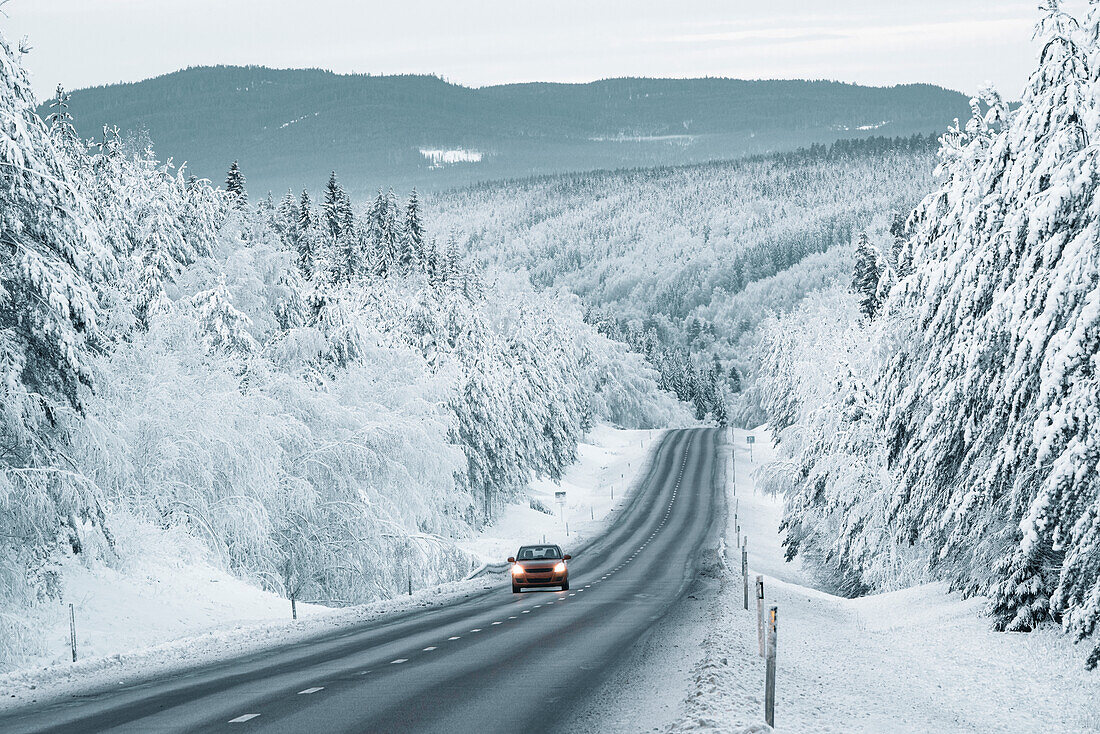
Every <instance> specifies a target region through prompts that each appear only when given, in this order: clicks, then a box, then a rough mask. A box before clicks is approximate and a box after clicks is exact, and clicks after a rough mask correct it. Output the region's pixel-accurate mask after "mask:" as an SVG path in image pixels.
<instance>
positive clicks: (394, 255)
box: [367, 189, 401, 277]
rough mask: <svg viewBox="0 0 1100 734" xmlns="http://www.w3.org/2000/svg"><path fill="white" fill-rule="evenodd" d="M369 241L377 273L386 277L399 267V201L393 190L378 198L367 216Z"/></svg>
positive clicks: (379, 194) (379, 192)
mask: <svg viewBox="0 0 1100 734" xmlns="http://www.w3.org/2000/svg"><path fill="white" fill-rule="evenodd" d="M367 240H368V241H369V243H370V247H371V252H372V257H373V260H374V263H375V273H376V274H377V275H379V276H382V277H385V276H387V275H389V274H390V272H392V271H393V269H394V268H395V267H396V266H398V265H399V262H400V257H401V253H400V233H399V231H398V222H397V199H396V198H395V197H394V194H393V190H392V189H391V190H390V191H389V192H388V193H383V191H382V190H381V189H379V190H378V196H377V197H376V198H375V200H374V203H373V204H372V205H371V208H370V212H369V213H368V215H367Z"/></svg>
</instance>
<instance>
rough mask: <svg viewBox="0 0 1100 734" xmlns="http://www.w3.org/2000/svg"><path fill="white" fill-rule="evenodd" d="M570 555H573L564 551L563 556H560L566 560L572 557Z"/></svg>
mask: <svg viewBox="0 0 1100 734" xmlns="http://www.w3.org/2000/svg"><path fill="white" fill-rule="evenodd" d="M572 557H573V556H571V555H569V554H568V553H566V554H565V555H564V556H562V558H564V559H565V560H567V561H568V560H569V559H570V558H572Z"/></svg>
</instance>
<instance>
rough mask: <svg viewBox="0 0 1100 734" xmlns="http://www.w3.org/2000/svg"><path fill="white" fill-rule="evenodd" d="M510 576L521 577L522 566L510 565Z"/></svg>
mask: <svg viewBox="0 0 1100 734" xmlns="http://www.w3.org/2000/svg"><path fill="white" fill-rule="evenodd" d="M512 575H513V576H522V575H523V566H521V565H519V564H518V563H516V564H513V565H512Z"/></svg>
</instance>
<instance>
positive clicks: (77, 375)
mask: <svg viewBox="0 0 1100 734" xmlns="http://www.w3.org/2000/svg"><path fill="white" fill-rule="evenodd" d="M23 51H24V49H22V48H12V47H11V46H10V45H9V44H8V43H7V41H6V40H0V107H2V109H3V110H4V111H5V116H4V122H3V123H2V124H0V180H2V187H0V190H2V191H3V192H4V193H3V195H2V196H0V232H2V233H3V235H2V237H3V238H2V241H0V378H2V379H0V406H2V407H0V510H2V511H0V667H11V666H13V665H16V664H17V663H18V661H19V660H21V659H24V658H25V656H27V655H30V654H31V653H33V652H34V650H35V649H36V646H38V645H40V644H42V640H41V639H40V637H41V635H40V632H39V630H38V629H37V628H36V626H35V622H34V620H35V617H34V614H33V610H34V608H35V606H36V605H37V604H43V603H47V602H49V601H50V600H52V599H56V598H57V597H58V595H59V594H60V590H61V589H62V587H63V583H64V579H63V576H62V573H63V572H62V567H63V566H62V563H61V561H62V560H64V559H72V558H76V559H78V560H79V562H81V563H84V564H89V565H90V564H104V565H106V566H121V565H124V564H125V561H126V558H127V555H130V556H132V555H134V554H140V553H142V552H144V551H145V550H147V549H149V548H151V547H152V546H154V545H156V544H160V543H169V542H172V541H171V538H172V537H174V536H173V534H174V533H179V532H185V533H188V534H190V535H191V536H193V537H195V538H198V539H200V540H201V541H202V543H203V544H204V546H205V547H206V549H207V550H208V552H209V554H210V556H211V558H213V559H215V560H216V562H217V563H218V564H219V565H220V566H222V567H224V568H225V569H227V570H230V571H231V572H233V573H235V574H237V575H238V576H240V577H241V578H244V579H247V580H248V581H250V582H252V583H254V584H256V585H258V586H261V587H262V588H264V589H267V590H270V591H273V592H276V593H279V594H281V595H284V596H285V597H287V598H291V599H295V598H297V599H303V600H305V599H308V600H314V601H320V602H326V601H334V602H340V603H353V602H357V601H364V600H369V599H375V598H379V597H385V596H390V595H392V594H394V593H396V592H397V590H398V589H399V588H400V587H401V586H402V582H403V577H399V574H398V568H399V567H400V568H404V563H403V560H404V559H405V557H406V556H407V554H415V560H416V563H415V568H416V569H418V570H417V575H416V578H414V579H413V580H412V583H414V584H415V585H417V586H423V585H428V584H432V583H438V582H440V581H443V580H448V579H453V578H456V577H461V576H462V575H463V574H465V573H466V572H467V571H469V570H470V567H471V563H472V560H471V558H470V557H469V556H468V555H467V554H465V553H464V552H462V551H460V550H459V549H457V548H456V547H455V545H454V540H455V539H456V538H461V537H465V536H467V535H469V534H470V533H471V532H472V531H474V530H475V529H477V528H480V527H482V526H483V525H485V524H486V523H488V522H490V521H491V520H492V519H493V518H494V516H495V514H496V513H497V512H498V511H499V509H500V508H501V507H502V506H503V505H504V504H505V503H506V502H508V501H509V500H513V499H516V498H517V496H518V495H520V493H522V492H523V491H524V490H525V488H526V487H527V485H528V482H529V481H530V480H531V478H532V477H536V476H544V477H551V478H555V477H557V476H559V475H560V472H561V471H562V469H563V468H564V467H566V466H568V465H569V464H570V463H571V462H572V461H573V460H574V456H575V452H576V447H577V442H578V440H579V439H580V438H581V437H582V436H583V435H584V434H585V432H586V431H587V430H588V428H589V427H590V426H591V425H592V424H593V422H594V421H608V422H611V423H614V424H617V425H621V426H625V427H651V426H663V425H669V424H682V423H684V422H688V421H690V420H691V418H690V414H689V412H688V410H687V409H685V408H684V407H683V406H682V405H681V404H680V403H679V402H678V401H677V400H676V398H675V397H674V396H673V395H671V394H670V393H668V392H666V391H664V390H662V389H660V388H659V387H658V384H657V383H658V379H659V375H658V374H657V373H656V372H655V371H654V370H652V369H651V368H650V367H649V366H647V364H646V363H645V360H644V358H643V357H641V356H640V355H637V354H635V353H633V352H631V351H630V350H629V349H628V348H627V347H626V345H624V344H621V343H618V342H614V341H612V340H610V339H608V338H607V337H605V336H603V335H601V334H600V333H598V331H597V330H596V329H595V328H594V327H592V326H589V325H587V324H585V322H584V319H583V315H584V311H583V307H582V304H581V303H580V302H579V300H578V299H577V298H576V297H575V296H572V295H570V294H568V293H566V292H564V291H562V290H560V289H535V288H533V287H532V286H531V284H530V283H528V282H527V280H526V279H525V278H524V277H523V276H522V275H516V274H514V273H510V272H508V271H506V270H501V269H496V268H474V267H471V265H470V264H468V263H467V262H466V258H465V257H464V255H463V253H462V252H460V251H459V249H458V248H457V246H455V245H453V244H452V245H451V246H446V245H444V246H442V247H440V246H438V245H437V244H436V242H435V241H433V240H432V239H430V238H427V237H426V236H425V232H426V231H427V229H428V223H427V222H426V220H425V219H423V218H422V213H421V203H420V200H419V197H418V195H417V194H416V192H415V191H414V192H412V193H411V195H409V196H408V198H404V197H402V198H401V199H399V198H398V197H397V196H396V195H394V194H393V192H385V191H383V192H380V193H379V195H378V196H377V198H376V199H375V200H374V201H373V202H372V203H371V204H370V205H369V206H368V207H366V208H364V209H362V210H361V211H360V210H359V208H357V207H355V206H353V204H352V201H351V198H350V196H349V195H348V194H347V193H346V191H345V190H344V189H343V187H342V186H341V185H340V183H339V181H338V179H337V176H336V174H335V173H334V174H332V175H331V176H330V177H329V179H328V183H327V184H325V185H323V187H321V190H322V191H323V194H322V196H320V197H319V198H318V200H316V201H314V197H313V196H311V194H310V193H309V192H308V191H304V192H302V193H300V194H295V193H288V194H287V195H286V196H284V197H282V198H281V199H279V200H274V199H272V198H271V197H270V196H267V197H264V196H259V197H254V196H252V195H251V194H250V192H249V191H248V188H247V180H246V173H247V172H246V171H244V170H242V168H241V167H240V166H239V165H238V164H237V163H235V162H234V163H232V165H229V163H228V162H227V167H228V175H227V176H226V179H225V183H224V184H222V183H221V182H219V183H218V184H217V185H215V184H213V183H212V182H210V181H208V180H205V179H200V178H197V177H195V176H193V175H190V174H189V172H188V170H187V169H186V168H185V167H179V168H177V167H175V166H174V165H173V162H172V161H170V160H167V161H166V160H161V159H158V157H157V155H156V154H155V153H154V151H153V150H152V149H151V148H150V147H148V146H147V144H146V143H145V142H144V141H143V139H142V138H140V137H132V136H124V135H121V134H120V132H119V130H118V128H117V127H113V126H104V127H103V129H102V131H101V132H100V134H98V135H97V136H96V137H95V138H94V139H91V140H86V139H84V138H83V137H81V136H80V134H78V133H77V132H76V128H75V127H74V126H73V118H74V113H75V114H78V111H77V110H73V109H72V108H71V107H70V99H69V97H68V95H67V94H66V93H64V91H62V90H60V89H59V91H58V94H57V96H56V98H55V99H54V100H53V101H52V102H51V103H50V104H49V105H48V107H47V109H48V113H47V114H46V115H45V116H44V117H41V116H39V115H38V114H37V113H36V106H35V102H34V100H33V97H32V94H31V92H30V86H29V83H28V79H27V75H26V72H25V71H24V69H23V67H22V64H21V56H22V53H23ZM322 180H323V179H322Z"/></svg>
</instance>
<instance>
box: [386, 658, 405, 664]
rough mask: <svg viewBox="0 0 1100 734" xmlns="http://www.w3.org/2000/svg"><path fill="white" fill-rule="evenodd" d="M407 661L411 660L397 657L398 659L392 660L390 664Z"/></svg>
mask: <svg viewBox="0 0 1100 734" xmlns="http://www.w3.org/2000/svg"><path fill="white" fill-rule="evenodd" d="M407 662H409V659H408V658H397V660H391V661H390V665H397V664H398V663H407Z"/></svg>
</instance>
